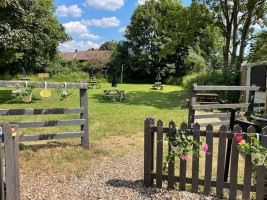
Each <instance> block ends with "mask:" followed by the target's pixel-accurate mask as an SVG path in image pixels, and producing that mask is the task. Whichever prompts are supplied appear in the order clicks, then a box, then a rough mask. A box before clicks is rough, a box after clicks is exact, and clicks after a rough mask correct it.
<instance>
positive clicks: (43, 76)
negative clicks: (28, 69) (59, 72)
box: [38, 73, 50, 78]
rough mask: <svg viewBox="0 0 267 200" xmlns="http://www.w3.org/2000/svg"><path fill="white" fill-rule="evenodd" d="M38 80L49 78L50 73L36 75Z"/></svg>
mask: <svg viewBox="0 0 267 200" xmlns="http://www.w3.org/2000/svg"><path fill="white" fill-rule="evenodd" d="M38 77H39V78H50V73H38Z"/></svg>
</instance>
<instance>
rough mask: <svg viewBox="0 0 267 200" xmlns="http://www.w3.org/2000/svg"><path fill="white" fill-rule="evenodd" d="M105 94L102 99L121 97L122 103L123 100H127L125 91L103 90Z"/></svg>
mask: <svg viewBox="0 0 267 200" xmlns="http://www.w3.org/2000/svg"><path fill="white" fill-rule="evenodd" d="M103 91H104V93H103V94H101V96H102V99H104V97H113V100H114V97H119V99H120V101H121V100H122V99H125V94H124V90H103Z"/></svg>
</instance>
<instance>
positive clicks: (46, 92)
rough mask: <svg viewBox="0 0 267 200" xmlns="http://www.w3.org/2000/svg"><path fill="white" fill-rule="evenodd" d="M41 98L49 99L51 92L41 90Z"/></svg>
mask: <svg viewBox="0 0 267 200" xmlns="http://www.w3.org/2000/svg"><path fill="white" fill-rule="evenodd" d="M40 95H41V97H50V96H51V92H50V91H49V90H43V91H41V92H40Z"/></svg>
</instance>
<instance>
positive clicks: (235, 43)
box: [231, 0, 239, 65]
mask: <svg viewBox="0 0 267 200" xmlns="http://www.w3.org/2000/svg"><path fill="white" fill-rule="evenodd" d="M238 3H239V1H238V0H235V1H234V9H233V51H232V57H231V65H235V60H236V52H237V45H238V42H237V41H236V40H237V29H238V24H237V15H238V9H239V5H238Z"/></svg>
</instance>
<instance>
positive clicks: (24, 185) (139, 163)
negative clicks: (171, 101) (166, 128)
mask: <svg viewBox="0 0 267 200" xmlns="http://www.w3.org/2000/svg"><path fill="white" fill-rule="evenodd" d="M142 170H143V156H142V155H140V154H130V155H128V156H126V157H123V158H118V159H115V160H113V161H109V162H106V163H102V164H101V165H100V166H98V168H97V169H96V170H95V171H90V172H86V173H84V174H82V176H80V177H77V176H75V175H72V176H69V177H66V176H64V175H63V174H54V175H49V176H48V175H47V174H40V175H36V176H35V177H33V176H30V175H29V174H30V173H27V172H25V173H24V172H21V199H62V200H63V199H64V200H67V199H72V200H73V199H86V200H91V199H92V200H94V199H103V200H104V199H110V200H114V199H118V200H120V199H123V200H124V199H170V200H174V199H186V200H187V199H188V200H189V199H194V200H198V199H212V198H207V197H203V196H200V195H198V194H192V193H189V192H185V191H178V190H177V189H174V190H170V191H168V190H167V189H156V188H146V187H144V185H143V172H142Z"/></svg>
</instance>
